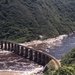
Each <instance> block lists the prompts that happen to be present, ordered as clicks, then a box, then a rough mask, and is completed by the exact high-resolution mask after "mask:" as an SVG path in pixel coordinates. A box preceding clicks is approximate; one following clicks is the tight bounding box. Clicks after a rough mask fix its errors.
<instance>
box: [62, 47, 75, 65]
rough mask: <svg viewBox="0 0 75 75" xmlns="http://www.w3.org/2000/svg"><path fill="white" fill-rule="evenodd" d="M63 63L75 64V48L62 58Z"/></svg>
mask: <svg viewBox="0 0 75 75" xmlns="http://www.w3.org/2000/svg"><path fill="white" fill-rule="evenodd" d="M61 63H62V65H71V64H75V48H74V49H72V50H71V51H70V52H69V53H67V54H66V55H65V56H63V57H62V58H61Z"/></svg>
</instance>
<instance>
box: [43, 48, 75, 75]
mask: <svg viewBox="0 0 75 75" xmlns="http://www.w3.org/2000/svg"><path fill="white" fill-rule="evenodd" d="M52 66H53V65H52ZM49 68H51V67H49ZM44 75H75V48H74V49H72V50H71V51H70V52H68V53H67V54H66V55H64V56H63V57H62V58H61V67H60V68H59V69H58V70H54V69H49V70H48V71H47V72H46V73H44Z"/></svg>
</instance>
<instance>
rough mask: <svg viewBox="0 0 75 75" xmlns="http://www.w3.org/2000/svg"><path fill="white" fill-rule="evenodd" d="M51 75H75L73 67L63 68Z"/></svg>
mask: <svg viewBox="0 0 75 75" xmlns="http://www.w3.org/2000/svg"><path fill="white" fill-rule="evenodd" d="M53 75H75V66H74V67H72V66H69V67H67V66H63V67H61V68H59V69H58V70H56V71H55V73H54V74H53Z"/></svg>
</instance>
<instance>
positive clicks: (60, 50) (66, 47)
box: [49, 34, 75, 59]
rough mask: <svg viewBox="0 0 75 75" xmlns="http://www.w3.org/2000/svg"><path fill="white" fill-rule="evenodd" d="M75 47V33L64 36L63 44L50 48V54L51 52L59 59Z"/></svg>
mask: <svg viewBox="0 0 75 75" xmlns="http://www.w3.org/2000/svg"><path fill="white" fill-rule="evenodd" d="M74 47H75V34H74V35H71V36H68V37H66V38H64V39H63V40H62V44H61V45H59V46H55V47H53V48H52V49H49V54H51V55H52V56H54V57H55V58H57V59H60V58H61V57H62V56H64V55H65V54H66V53H67V52H69V51H70V50H71V49H72V48H74Z"/></svg>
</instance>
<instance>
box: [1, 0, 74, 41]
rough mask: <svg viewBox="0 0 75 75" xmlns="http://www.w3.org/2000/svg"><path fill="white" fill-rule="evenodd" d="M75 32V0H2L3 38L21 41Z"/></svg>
mask: <svg viewBox="0 0 75 75" xmlns="http://www.w3.org/2000/svg"><path fill="white" fill-rule="evenodd" d="M73 31H75V0H0V39H6V40H14V41H18V42H24V41H30V40H34V39H40V38H39V35H42V36H43V39H45V38H49V37H55V36H58V35H61V34H69V33H71V32H73Z"/></svg>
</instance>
